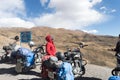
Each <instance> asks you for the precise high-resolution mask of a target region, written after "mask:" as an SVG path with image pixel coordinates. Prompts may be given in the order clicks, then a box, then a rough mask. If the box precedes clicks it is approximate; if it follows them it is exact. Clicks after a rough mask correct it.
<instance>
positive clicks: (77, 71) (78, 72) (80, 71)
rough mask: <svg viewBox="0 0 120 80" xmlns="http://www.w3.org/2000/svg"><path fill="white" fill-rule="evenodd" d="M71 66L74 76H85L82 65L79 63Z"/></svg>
mask: <svg viewBox="0 0 120 80" xmlns="http://www.w3.org/2000/svg"><path fill="white" fill-rule="evenodd" d="M72 66H73V73H74V75H75V76H76V77H77V76H80V77H81V76H82V75H84V74H85V67H84V66H83V65H81V64H80V62H75V63H72Z"/></svg>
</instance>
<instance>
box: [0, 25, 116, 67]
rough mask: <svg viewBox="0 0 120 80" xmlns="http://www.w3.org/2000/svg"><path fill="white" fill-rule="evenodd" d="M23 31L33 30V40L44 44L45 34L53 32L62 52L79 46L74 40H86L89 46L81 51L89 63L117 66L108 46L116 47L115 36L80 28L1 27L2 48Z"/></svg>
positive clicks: (58, 49) (0, 41)
mask: <svg viewBox="0 0 120 80" xmlns="http://www.w3.org/2000/svg"><path fill="white" fill-rule="evenodd" d="M21 31H31V32H32V40H33V41H34V42H35V43H36V44H43V43H44V42H45V39H44V38H45V36H46V35H47V34H51V35H52V36H53V37H54V40H55V41H54V42H55V45H56V47H57V51H62V52H65V51H66V48H67V47H69V48H71V49H72V48H75V47H78V45H76V44H74V43H73V42H84V43H85V44H87V45H88V46H87V47H85V48H83V49H81V52H83V57H84V58H85V59H87V60H88V62H89V63H92V64H97V65H101V66H109V67H114V66H115V62H116V61H115V57H114V54H115V53H114V52H110V51H108V50H107V49H108V48H114V46H115V43H116V41H117V38H116V37H114V36H100V35H93V34H87V33H85V32H82V31H79V30H74V31H73V30H66V29H63V28H59V29H55V28H48V27H34V28H31V29H27V28H0V45H1V46H0V48H2V46H3V45H8V44H9V43H11V41H13V39H12V38H14V36H15V35H19V33H20V32H21Z"/></svg>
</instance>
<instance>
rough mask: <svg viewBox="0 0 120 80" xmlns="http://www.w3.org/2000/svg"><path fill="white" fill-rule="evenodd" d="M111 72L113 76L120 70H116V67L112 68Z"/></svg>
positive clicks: (119, 74)
mask: <svg viewBox="0 0 120 80" xmlns="http://www.w3.org/2000/svg"><path fill="white" fill-rule="evenodd" d="M111 74H112V75H113V76H120V70H117V68H114V69H113V70H112V71H111Z"/></svg>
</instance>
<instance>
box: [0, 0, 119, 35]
mask: <svg viewBox="0 0 120 80" xmlns="http://www.w3.org/2000/svg"><path fill="white" fill-rule="evenodd" d="M119 3H120V0H0V27H25V28H32V27H36V26H39V27H41V26H47V27H52V28H65V29H70V30H82V31H84V32H87V33H92V34H96V35H112V36H118V34H120V27H119V26H120V22H119V21H120V6H119Z"/></svg>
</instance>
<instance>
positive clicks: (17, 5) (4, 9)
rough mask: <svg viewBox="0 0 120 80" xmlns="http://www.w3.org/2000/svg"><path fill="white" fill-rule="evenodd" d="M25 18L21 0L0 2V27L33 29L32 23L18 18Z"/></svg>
mask: <svg viewBox="0 0 120 80" xmlns="http://www.w3.org/2000/svg"><path fill="white" fill-rule="evenodd" d="M19 15H21V16H22V17H25V16H26V12H25V6H24V1H23V0H1V1H0V27H27V28H30V27H33V26H35V25H34V23H32V22H29V21H25V20H23V19H21V18H19Z"/></svg>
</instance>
